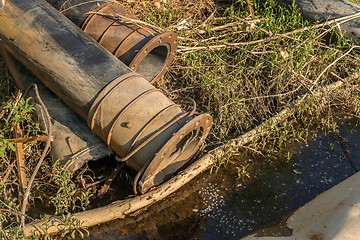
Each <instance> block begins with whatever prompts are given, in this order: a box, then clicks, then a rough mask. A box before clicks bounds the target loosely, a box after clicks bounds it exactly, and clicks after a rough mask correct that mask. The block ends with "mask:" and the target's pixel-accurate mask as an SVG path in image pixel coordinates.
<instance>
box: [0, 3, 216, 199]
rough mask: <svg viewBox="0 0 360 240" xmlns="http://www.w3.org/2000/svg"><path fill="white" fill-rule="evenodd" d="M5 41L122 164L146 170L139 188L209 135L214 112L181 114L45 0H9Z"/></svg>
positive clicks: (0, 24)
mask: <svg viewBox="0 0 360 240" xmlns="http://www.w3.org/2000/svg"><path fill="white" fill-rule="evenodd" d="M0 38H1V41H2V42H3V43H4V46H5V48H6V50H7V51H9V52H10V53H11V54H12V55H13V56H14V57H15V58H17V60H18V61H19V62H21V63H22V64H24V65H25V66H27V68H28V69H30V70H31V71H32V73H33V74H34V75H36V76H37V77H38V78H39V79H40V80H41V81H42V82H43V83H44V84H45V85H46V86H47V87H48V88H50V89H51V90H52V91H53V92H54V93H55V94H56V95H57V96H58V97H60V98H61V99H62V100H63V101H64V102H65V103H66V104H67V105H68V106H70V107H71V108H72V109H73V110H74V111H75V112H76V113H78V114H79V116H80V117H81V118H83V119H84V120H86V121H87V122H88V126H89V127H90V128H91V129H92V130H93V131H94V133H96V134H97V135H98V136H99V137H100V138H101V139H102V140H103V141H104V142H106V143H107V144H108V145H109V146H110V148H111V149H112V150H114V151H115V152H116V153H117V154H118V155H119V156H120V158H121V159H122V160H123V161H126V163H127V164H128V165H129V166H130V167H132V168H134V169H135V170H136V171H139V172H140V173H141V170H142V169H145V171H144V174H142V176H141V178H139V179H141V180H140V184H139V186H136V187H137V189H138V190H139V191H140V192H141V193H143V192H146V191H147V190H148V189H149V188H151V187H152V186H154V185H156V184H158V183H161V182H163V181H166V180H167V179H168V178H169V177H170V176H171V175H173V174H174V173H176V172H177V171H178V170H179V169H180V168H181V167H182V166H183V165H184V164H186V163H187V162H188V161H189V160H190V158H191V156H192V155H193V153H195V152H196V151H197V150H198V148H199V147H200V145H201V143H202V142H203V141H204V139H205V137H206V136H207V134H208V133H209V130H210V126H211V116H210V115H208V114H202V115H199V116H197V117H195V111H192V112H190V113H187V112H185V111H183V110H182V108H181V107H180V106H179V105H178V104H175V103H174V102H173V101H171V100H170V99H168V98H167V97H166V96H165V95H164V94H162V93H161V92H160V91H159V90H158V89H156V88H154V86H153V85H151V84H150V83H149V82H148V81H147V80H146V79H145V78H144V77H143V76H141V75H139V74H136V73H134V72H132V71H131V70H130V69H129V68H128V67H127V66H126V65H125V64H124V63H122V62H121V61H119V60H118V59H117V58H116V57H114V56H113V55H112V54H111V53H109V52H108V51H106V50H105V49H104V48H102V47H101V46H100V45H99V44H98V43H97V42H95V41H94V40H93V39H91V38H90V37H88V36H85V35H84V33H83V32H82V31H81V30H80V29H79V28H78V27H77V26H75V25H74V24H73V23H71V22H69V21H68V20H67V18H65V17H64V16H63V15H61V14H60V13H59V12H58V11H56V10H55V9H54V8H53V7H52V6H51V5H50V4H48V3H47V2H45V1H43V0H28V1H22V0H9V1H7V3H6V5H5V6H4V7H3V8H1V9H0ZM194 117H195V118H194ZM182 139H185V140H182ZM153 159H154V161H155V163H154V164H151V163H152V160H153ZM148 169H150V170H148ZM147 170H148V171H147Z"/></svg>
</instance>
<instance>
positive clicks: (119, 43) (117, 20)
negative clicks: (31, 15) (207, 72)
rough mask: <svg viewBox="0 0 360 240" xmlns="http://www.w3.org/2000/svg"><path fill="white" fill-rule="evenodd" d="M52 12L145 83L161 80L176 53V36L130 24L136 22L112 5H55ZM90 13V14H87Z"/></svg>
mask: <svg viewBox="0 0 360 240" xmlns="http://www.w3.org/2000/svg"><path fill="white" fill-rule="evenodd" d="M48 2H50V3H51V4H52V5H53V6H54V7H55V8H57V9H59V11H60V12H62V13H63V14H64V15H65V16H67V17H68V18H69V19H70V20H72V21H73V22H74V23H76V24H77V25H78V26H81V28H82V29H83V30H84V31H85V32H86V33H88V34H89V35H90V36H91V37H92V38H93V39H95V40H96V41H98V42H99V43H100V44H101V45H102V46H103V47H105V48H106V49H107V50H108V51H110V52H111V53H112V54H114V55H115V56H116V57H117V58H119V59H120V60H121V61H122V62H124V63H125V64H126V65H127V66H129V67H130V69H131V70H133V71H135V72H137V73H139V74H141V75H143V76H144V77H145V78H146V79H147V80H148V81H150V82H152V81H156V80H157V79H159V78H161V77H162V76H163V75H164V73H165V71H166V68H167V67H168V66H169V65H170V64H171V62H172V61H173V59H174V57H175V52H176V49H177V35H176V34H175V33H172V32H165V33H160V32H158V31H157V30H154V29H152V28H151V27H147V26H144V25H141V24H138V23H136V22H132V21H131V20H135V21H137V20H138V18H137V17H136V16H135V15H132V14H130V13H129V11H127V10H126V9H125V8H124V7H123V6H122V5H121V4H119V3H118V2H113V1H89V0H73V1H65V0H60V1H56V0H55V1H54V0H48ZM87 12H92V13H91V14H86V13H87Z"/></svg>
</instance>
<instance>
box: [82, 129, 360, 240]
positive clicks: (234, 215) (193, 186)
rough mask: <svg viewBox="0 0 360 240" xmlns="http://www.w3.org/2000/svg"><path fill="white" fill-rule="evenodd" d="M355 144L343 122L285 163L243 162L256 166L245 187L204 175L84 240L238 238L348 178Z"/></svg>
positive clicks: (357, 135) (356, 154) (358, 152)
mask: <svg viewBox="0 0 360 240" xmlns="http://www.w3.org/2000/svg"><path fill="white" fill-rule="evenodd" d="M359 139H360V126H355V125H353V124H351V123H347V122H343V123H341V127H340V131H339V134H330V135H327V136H324V135H320V134H319V135H318V136H315V138H314V139H313V140H311V141H310V142H308V144H303V145H298V146H296V147H295V148H294V150H293V156H292V159H291V160H289V161H287V160H285V158H284V159H279V160H277V161H270V160H267V159H256V160H251V159H248V161H249V163H250V164H251V162H259V161H262V164H255V165H259V166H258V167H257V168H259V169H255V172H256V174H255V176H252V178H251V179H250V180H249V181H246V184H244V183H243V181H242V180H241V179H238V178H237V174H236V173H235V172H231V169H229V170H226V169H223V170H222V171H221V172H219V173H218V174H211V175H210V174H209V172H206V173H204V174H202V175H200V176H198V177H197V178H196V179H195V180H193V181H192V182H190V183H189V184H187V185H186V186H185V187H184V188H182V189H180V190H179V191H178V192H176V193H175V194H173V195H172V196H170V197H168V198H167V199H165V200H164V201H161V202H159V203H157V204H155V205H153V206H150V207H149V208H148V209H146V210H144V211H142V212H140V213H138V214H134V215H133V216H130V217H129V218H126V219H124V220H116V221H112V222H109V223H106V224H103V225H101V226H98V227H94V228H92V229H90V232H91V235H90V237H89V239H209V240H211V239H239V238H241V237H244V236H246V235H247V234H249V233H251V232H253V231H255V230H257V229H260V228H263V227H269V226H274V225H276V224H279V223H280V222H281V221H282V219H283V218H284V217H285V216H286V215H288V214H290V213H291V212H292V211H294V210H295V209H297V208H299V207H300V206H302V205H304V204H305V203H307V202H309V201H310V200H311V199H313V198H314V197H316V196H317V195H318V194H320V193H322V192H324V191H326V190H327V189H329V188H331V187H332V186H334V185H336V184H337V183H339V182H341V181H343V180H345V179H346V178H348V177H349V176H351V175H352V174H354V173H355V171H356V168H357V167H358V166H360V161H359V159H360V148H359V146H358V144H359ZM356 160H358V161H357V162H356Z"/></svg>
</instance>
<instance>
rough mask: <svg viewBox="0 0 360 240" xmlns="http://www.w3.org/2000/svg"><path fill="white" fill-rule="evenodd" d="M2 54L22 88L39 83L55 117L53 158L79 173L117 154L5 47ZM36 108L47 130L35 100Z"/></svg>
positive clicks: (17, 83) (46, 104) (40, 121)
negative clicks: (88, 165)
mask: <svg viewBox="0 0 360 240" xmlns="http://www.w3.org/2000/svg"><path fill="white" fill-rule="evenodd" d="M0 53H1V56H2V57H3V59H4V61H5V64H6V66H7V68H8V71H9V73H10V75H11V76H12V78H13V79H14V81H15V83H16V85H17V86H18V88H20V89H22V90H24V91H25V90H26V89H27V88H28V87H29V86H30V85H31V84H34V83H35V84H37V86H38V89H39V94H40V97H41V98H42V100H43V102H44V104H45V106H46V108H47V110H48V112H49V114H50V116H51V118H52V122H51V124H52V131H53V137H52V138H53V140H52V142H51V151H50V156H51V157H52V158H53V159H55V160H59V161H60V163H61V164H63V165H65V167H66V168H67V169H68V170H69V171H71V172H75V171H76V170H78V169H79V168H81V167H82V166H83V165H84V164H85V163H86V162H87V161H90V160H93V161H95V160H99V159H103V158H105V157H109V156H112V155H114V153H113V151H111V150H110V149H109V148H108V147H107V146H106V144H105V143H104V142H103V141H102V140H101V139H100V138H98V137H97V136H96V135H94V134H93V133H92V132H91V130H90V129H89V128H88V127H87V125H86V123H85V122H84V121H83V120H82V119H81V118H80V117H79V116H77V115H76V114H75V113H74V111H72V110H71V109H70V108H69V107H68V106H66V105H65V104H64V103H63V102H62V101H61V100H60V99H59V98H58V97H57V96H56V95H54V94H53V93H52V92H51V91H50V90H49V89H48V88H46V87H45V86H44V84H43V83H41V82H40V81H39V80H38V79H36V77H34V76H33V75H32V74H31V73H30V72H29V71H28V70H27V69H26V68H25V67H24V66H22V65H21V64H20V63H19V62H18V61H17V60H16V59H15V58H14V57H13V56H11V55H10V54H9V53H8V52H7V51H5V50H4V49H0ZM29 96H31V97H32V98H33V99H36V97H35V96H34V92H32V91H30V92H29ZM35 110H36V115H37V118H38V119H39V123H40V127H41V128H42V129H43V130H44V131H47V130H46V129H47V126H46V124H45V122H44V121H43V115H44V114H43V109H42V108H41V106H40V105H39V104H37V103H35Z"/></svg>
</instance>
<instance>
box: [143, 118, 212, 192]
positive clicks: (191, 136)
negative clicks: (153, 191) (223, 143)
mask: <svg viewBox="0 0 360 240" xmlns="http://www.w3.org/2000/svg"><path fill="white" fill-rule="evenodd" d="M211 124H212V118H211V116H210V115H208V114H202V115H199V116H197V117H195V118H194V119H192V120H190V121H189V122H188V123H187V124H185V125H184V126H183V127H182V128H181V129H180V130H178V131H177V132H176V133H175V134H174V135H173V136H172V137H171V138H170V139H169V140H168V142H167V143H166V144H165V145H164V146H163V147H162V149H161V150H160V151H159V152H158V153H157V154H156V156H155V158H154V159H153V160H152V161H151V162H150V164H149V166H147V167H146V170H145V172H144V174H143V175H142V177H141V180H140V181H139V183H138V184H139V185H138V192H140V193H145V192H146V191H148V190H149V189H150V188H152V187H154V186H158V185H160V184H161V183H163V182H165V181H167V180H169V179H170V178H171V177H173V176H174V175H175V174H177V173H178V172H179V171H180V170H182V169H183V168H184V167H185V166H186V165H187V164H188V163H189V161H190V160H191V158H192V156H193V155H194V154H195V153H196V151H197V150H198V149H199V148H200V146H201V144H202V143H203V142H204V140H205V138H206V136H207V135H208V134H209V131H210V126H211Z"/></svg>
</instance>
